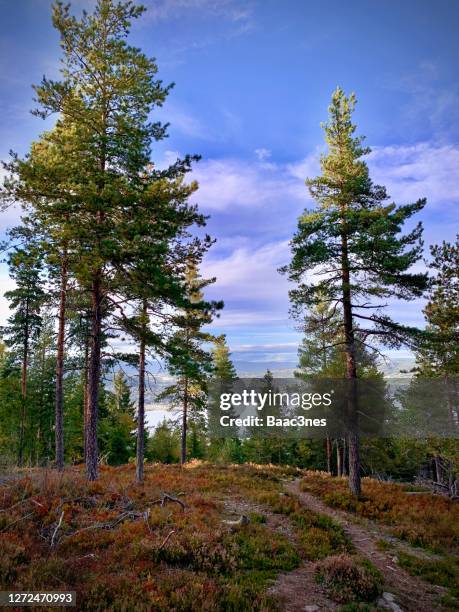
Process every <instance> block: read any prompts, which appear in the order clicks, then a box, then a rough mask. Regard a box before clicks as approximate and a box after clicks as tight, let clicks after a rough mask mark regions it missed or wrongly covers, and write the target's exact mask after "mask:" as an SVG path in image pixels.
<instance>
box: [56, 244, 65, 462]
mask: <svg viewBox="0 0 459 612" xmlns="http://www.w3.org/2000/svg"><path fill="white" fill-rule="evenodd" d="M66 302H67V249H66V247H64V252H63V255H62V262H61V291H60V301H59V327H58V332H57V358H56V422H55V436H56V467H57V469H58V470H59V471H62V470H63V469H64V415H63V406H64V348H65V347H64V342H65V310H66Z"/></svg>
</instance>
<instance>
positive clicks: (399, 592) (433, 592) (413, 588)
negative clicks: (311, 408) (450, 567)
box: [285, 481, 446, 612]
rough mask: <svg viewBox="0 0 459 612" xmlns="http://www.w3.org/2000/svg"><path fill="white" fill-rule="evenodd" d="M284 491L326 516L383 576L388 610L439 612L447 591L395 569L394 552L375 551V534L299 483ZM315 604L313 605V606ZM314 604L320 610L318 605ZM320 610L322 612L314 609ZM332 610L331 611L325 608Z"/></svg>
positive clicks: (396, 566)
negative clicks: (391, 599)
mask: <svg viewBox="0 0 459 612" xmlns="http://www.w3.org/2000/svg"><path fill="white" fill-rule="evenodd" d="M285 488H286V490H287V491H288V492H289V493H291V494H293V495H295V496H297V497H298V499H299V501H300V502H301V503H302V504H303V505H304V506H305V507H307V508H308V509H310V510H312V511H313V512H316V513H318V514H326V515H328V516H330V517H331V518H332V519H333V520H335V521H336V522H337V523H339V524H340V525H341V526H342V527H343V529H344V531H345V533H346V534H347V536H348V537H349V538H350V540H351V541H352V543H353V544H354V546H355V549H356V550H357V551H358V552H359V553H360V554H362V555H363V556H365V557H366V558H367V559H369V560H370V561H371V562H372V563H373V564H374V565H375V566H376V567H377V568H378V569H379V571H380V572H381V573H382V574H383V576H384V580H385V586H384V590H385V591H388V592H390V593H392V594H393V595H394V600H395V602H394V604H395V605H392V606H391V605H390V604H389V603H387V607H388V608H389V609H390V608H392V609H393V610H396V609H397V607H398V609H400V608H401V609H402V610H406V611H407V612H408V611H413V612H415V611H416V612H434V611H435V610H440V609H441V607H440V605H439V596H441V595H443V594H444V593H445V592H446V590H445V589H441V588H440V587H435V586H433V585H429V584H427V583H425V582H424V581H422V580H420V579H418V578H416V577H414V576H410V575H409V574H408V573H407V572H405V571H404V570H403V569H402V568H400V567H399V566H398V565H397V558H396V556H395V555H394V552H390V551H389V552H386V551H381V550H379V549H378V547H377V540H378V539H379V537H378V532H377V530H376V534H375V532H374V531H373V530H372V531H370V529H368V528H367V527H365V526H363V525H359V524H356V523H355V522H354V521H353V520H352V517H351V516H349V515H348V514H346V513H345V512H341V511H338V510H334V509H332V508H329V507H327V506H326V505H325V504H324V503H323V502H322V501H321V500H320V499H318V498H317V497H314V496H313V495H311V494H309V493H306V492H303V491H301V490H300V488H299V481H293V482H289V483H287V484H286V486H285ZM314 603H315V602H314ZM317 604H318V605H319V606H320V604H319V602H317ZM304 606H305V604H303V607H302V608H295V607H293V608H289V607H286V608H285V609H286V610H295V611H296V610H299V609H302V610H307V608H305V607H304ZM316 609H323V608H320V607H319V608H316ZM325 609H326V610H328V609H333V608H325Z"/></svg>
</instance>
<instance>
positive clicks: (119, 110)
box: [0, 0, 459, 611]
mask: <svg viewBox="0 0 459 612" xmlns="http://www.w3.org/2000/svg"><path fill="white" fill-rule="evenodd" d="M144 11H145V9H144V7H142V6H141V5H139V4H137V3H135V2H132V1H130V0H128V1H117V0H97V2H96V3H95V7H94V10H93V11H92V12H83V13H82V14H81V15H78V16H77V15H76V12H74V10H73V7H71V6H70V5H66V4H64V3H63V2H60V1H56V2H55V3H54V4H53V7H52V23H53V26H54V28H55V30H56V31H57V33H58V35H59V38H60V45H61V51H60V59H61V67H60V75H61V76H60V79H58V80H53V79H50V78H47V77H46V76H44V77H43V79H42V81H41V82H40V83H39V84H38V85H34V86H33V88H34V93H35V99H34V105H35V106H34V108H33V110H32V113H33V115H34V116H35V117H36V118H37V119H36V120H37V121H38V120H39V119H42V120H45V121H46V125H47V126H51V127H49V128H48V129H46V130H45V131H43V132H42V133H41V135H40V136H39V138H38V139H36V140H34V141H33V142H31V143H30V146H29V150H28V153H27V154H26V155H24V156H21V155H19V154H17V153H15V152H11V154H10V158H9V159H8V160H6V161H4V162H3V167H4V174H5V178H4V180H3V185H2V187H1V188H0V205H1V208H2V211H3V213H2V214H6V213H7V212H8V210H10V209H11V208H12V207H20V210H21V221H20V224H18V225H15V226H14V227H9V228H8V229H7V230H6V231H5V232H4V234H3V240H2V254H3V255H2V257H3V259H4V262H5V263H6V265H7V266H8V270H9V277H10V279H11V281H12V283H13V285H14V287H13V288H12V289H10V290H8V291H6V292H5V293H4V296H5V299H6V300H7V302H8V306H9V316H8V319H7V321H6V322H5V324H4V325H3V326H2V327H1V329H0V338H1V340H0V490H1V494H2V495H1V502H0V506H1V508H0V539H1V540H2V552H1V553H0V582H1V584H2V588H3V589H8V590H12V591H14V590H16V591H19V590H21V591H37V590H38V589H40V590H45V591H76V593H77V605H78V608H79V609H84V610H134V609H135V610H143V609H145V610H235V611H236V610H310V611H313V610H334V609H341V610H349V611H350V610H377V609H392V610H415V609H416V610H426V611H428V610H436V609H439V610H440V609H445V610H447V609H457V607H456V606H457V605H459V556H458V542H459V530H458V525H459V521H458V518H459V514H458V512H459V511H458V506H457V500H458V499H459V484H458V478H459V476H458V475H459V442H458V432H459V385H458V375H459V235H458V236H457V237H456V241H455V242H452V241H446V240H445V241H443V242H440V243H437V244H427V245H425V244H424V240H423V224H422V223H421V222H420V221H419V220H418V217H419V213H420V212H421V211H422V210H423V209H424V208H425V207H428V206H429V202H428V200H427V199H426V198H425V197H424V195H423V194H422V193H419V194H418V196H417V197H418V199H417V200H416V201H414V202H411V203H402V204H395V203H393V202H392V200H391V199H390V196H389V194H388V193H387V191H386V188H385V187H384V186H382V185H378V184H375V183H374V182H373V180H372V178H371V176H370V171H369V168H368V165H367V162H366V157H367V156H368V155H369V154H370V152H371V149H370V148H369V147H367V146H366V144H365V142H364V137H363V136H362V135H361V134H360V133H359V128H358V126H357V125H356V124H355V123H354V118H353V117H354V112H355V108H356V104H357V99H356V96H355V95H354V94H348V93H346V92H345V91H344V90H343V89H342V88H340V87H337V88H336V89H335V90H334V91H333V93H332V95H331V102H330V105H329V108H328V118H327V120H326V122H325V123H324V124H323V125H322V127H323V133H324V147H325V148H324V151H325V152H324V153H323V154H322V155H321V159H320V174H319V175H318V176H316V177H314V178H310V177H307V176H305V177H304V180H305V181H306V185H305V190H307V192H308V193H309V194H310V197H311V198H312V201H313V202H314V206H313V207H312V208H307V209H305V210H304V212H303V213H302V214H301V215H300V217H299V218H298V222H297V230H296V232H295V234H294V235H293V236H292V237H291V241H290V261H289V262H286V263H285V264H284V265H283V266H282V267H280V268H279V270H278V275H279V278H282V277H283V278H285V279H288V281H289V286H290V292H289V299H290V306H291V307H290V313H289V314H290V317H291V320H292V322H293V324H294V325H295V326H297V328H298V329H299V330H300V332H301V334H302V338H303V339H302V341H301V343H300V345H299V346H298V361H297V366H296V368H295V370H294V372H292V376H291V378H292V379H294V380H295V381H297V382H298V384H300V383H301V384H304V385H307V386H308V388H312V389H314V390H320V389H322V388H323V385H324V384H325V382H326V381H330V380H331V381H343V382H344V381H345V383H346V389H347V394H346V399H345V402H344V404H343V406H344V408H343V411H344V412H345V414H346V423H347V427H346V431H345V433H342V434H336V433H333V431H332V430H330V431H327V432H325V433H324V435H322V436H320V437H308V436H303V437H301V436H300V437H298V436H296V437H289V436H286V435H284V433H283V432H282V431H279V432H277V433H275V434H270V435H263V434H261V433H259V432H257V431H256V428H252V429H250V430H249V432H248V433H247V432H245V434H244V435H242V434H241V431H239V430H238V428H237V427H232V428H231V431H230V433H229V434H228V435H226V436H225V437H222V436H217V435H215V433H212V427H210V421H211V420H212V418H214V416H215V411H216V408H215V406H216V405H217V404H216V402H215V398H214V391H213V389H215V385H217V387H218V389H219V392H220V394H221V392H222V391H224V392H228V391H229V390H231V389H232V388H233V385H236V384H237V381H238V380H239V377H240V372H238V371H237V369H236V367H235V365H234V363H233V360H232V354H231V347H230V344H229V342H228V339H227V336H226V335H225V334H218V335H215V334H213V333H212V331H211V324H212V322H213V321H215V320H218V318H219V316H220V314H221V313H222V312H223V311H224V309H225V305H224V302H223V300H212V299H208V298H207V297H206V296H207V293H208V289H209V287H210V286H212V287H213V289H214V290H217V291H218V286H219V285H218V283H219V279H218V277H214V278H206V277H205V275H204V276H203V275H202V271H201V268H202V267H203V261H205V258H206V257H207V254H208V252H209V251H211V250H212V248H213V245H214V243H215V242H216V241H218V239H219V237H218V235H217V236H211V235H209V234H208V233H207V231H206V224H207V222H208V217H207V215H205V214H203V213H202V212H201V211H200V209H199V207H198V205H197V204H196V203H195V202H196V201H198V202H199V185H198V183H197V181H195V180H194V178H193V169H194V167H195V165H196V164H198V163H199V159H200V157H199V155H186V156H183V157H178V158H177V159H176V160H175V161H173V162H172V163H171V164H170V165H168V166H167V167H163V166H161V164H158V162H157V159H156V158H155V145H157V143H160V142H161V141H163V140H164V139H165V138H167V136H168V131H169V129H173V124H172V126H171V128H169V124H168V123H163V122H162V121H159V120H156V118H155V112H156V111H157V109H162V107H163V105H164V107H165V111H166V115H167V104H168V95H169V94H170V91H171V89H172V87H173V84H165V83H163V81H162V80H161V79H160V77H159V76H158V66H157V63H156V61H155V60H153V59H151V58H149V57H148V56H147V55H145V54H144V53H143V52H142V50H141V49H139V48H137V47H135V46H131V45H130V43H129V35H130V29H131V24H132V23H133V22H135V21H136V20H140V21H141V20H142V19H144ZM31 104H32V101H31ZM323 110H324V113H323V115H324V116H325V115H326V113H327V109H323ZM50 118H52V124H51V123H50ZM318 120H320V118H319V119H318ZM273 291H275V288H273ZM417 298H424V299H425V303H426V306H425V308H424V310H423V317H424V325H423V326H422V327H418V326H411V325H407V324H406V323H404V322H403V320H400V321H399V320H397V319H396V317H393V316H392V314H389V310H388V308H387V306H388V303H391V304H392V305H393V304H396V305H397V304H401V303H404V302H409V301H413V300H415V299H417ZM390 312H391V313H392V312H397V308H396V307H395V308H393V309H392V310H391V311H390ZM401 348H404V349H407V350H409V351H411V354H412V355H414V359H415V363H414V365H413V366H412V367H410V368H409V371H400V372H398V373H397V374H395V375H392V377H390V376H389V377H388V376H387V372H386V371H385V369H384V364H385V360H386V358H385V353H384V351H385V350H387V349H391V350H398V349H401ZM158 367H159V370H158ZM158 372H159V374H158ZM162 374H163V375H165V376H163V378H162V377H161V375H162ZM391 378H392V379H396V382H397V381H398V382H400V381H403V384H401V385H400V387H399V388H397V384H395V387H396V390H395V392H392V391H391V388H392V387H391V385H393V384H394V381H393V380H392V381H391ZM163 379H164V380H165V381H166V382H164V383H161V384H158V380H163ZM258 379H259V380H258V383H257V384H261V385H262V387H263V388H264V389H275V388H276V385H278V384H280V383H278V381H277V380H276V375H275V373H274V374H273V373H272V372H271V371H270V369H269V368H267V369H266V372H265V374H264V376H262V375H260V376H259V377H258ZM362 383H370V384H371V385H372V388H373V389H374V388H376V387H377V388H378V389H379V390H380V394H381V396H382V397H384V407H385V408H384V410H385V412H384V415H383V414H380V415H379V416H377V417H375V418H376V419H379V420H380V421H381V423H382V421H383V420H385V422H386V426H387V423H389V422H390V426H391V428H392V429H391V431H392V434H391V435H390V436H389V435H388V434H387V435H383V434H380V435H373V436H366V435H364V433H363V432H362V431H361V427H360V424H359V423H361V422H362V415H363V413H364V412H365V410H366V409H367V408H368V409H369V410H370V409H373V411H376V412H377V410H376V408H375V407H376V406H377V405H378V406H379V405H380V404H376V401H375V400H374V398H373V397H372V396H371V394H369V393H366V392H365V391H363V392H362V391H361V389H365V388H366V387H361V386H360V385H361V384H362ZM158 403H159V404H162V405H166V406H167V407H168V413H167V414H168V417H166V418H164V420H163V421H162V422H160V423H159V424H157V425H156V427H154V428H152V427H151V428H150V427H148V426H147V422H146V416H147V413H148V410H149V407H151V405H152V404H158ZM381 405H382V404H381ZM381 410H382V409H381ZM279 416H286V415H282V414H279ZM330 418H333V416H332V417H330ZM437 421H438V422H439V423H440V425H439V427H438V428H436V427H434V422H435V423H436V422H437ZM378 422H379V421H378ZM394 566H395V567H394ZM388 568H389V569H388ZM308 604H309V605H308ZM37 609H42V608H41V607H40V606H37Z"/></svg>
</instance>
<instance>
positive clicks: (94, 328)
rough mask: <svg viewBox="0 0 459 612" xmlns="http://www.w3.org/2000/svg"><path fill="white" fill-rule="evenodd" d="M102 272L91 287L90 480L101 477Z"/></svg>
mask: <svg viewBox="0 0 459 612" xmlns="http://www.w3.org/2000/svg"><path fill="white" fill-rule="evenodd" d="M100 277H101V272H100V271H97V272H96V273H95V274H94V278H93V283H92V289H91V310H92V313H91V314H92V321H91V340H90V356H89V367H88V420H87V423H86V445H87V448H86V476H87V478H88V480H97V478H98V477H99V465H98V462H99V451H98V443H97V421H98V409H99V384H100V375H101V341H102V309H101V304H102V291H101V283H100Z"/></svg>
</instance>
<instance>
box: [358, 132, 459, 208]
mask: <svg viewBox="0 0 459 612" xmlns="http://www.w3.org/2000/svg"><path fill="white" fill-rule="evenodd" d="M368 164H369V167H370V172H371V176H372V178H373V180H374V182H375V183H378V184H381V185H385V186H386V187H387V191H388V193H389V194H390V196H391V198H393V199H394V200H396V201H397V203H399V202H400V203H402V202H405V203H406V202H414V201H416V200H417V199H419V198H422V197H426V198H427V200H428V204H430V205H434V206H435V205H438V204H445V203H446V204H448V203H449V204H451V205H452V204H453V203H457V202H458V201H459V147H457V146H454V145H443V146H435V145H431V144H429V143H418V144H416V145H412V146H386V147H373V151H372V153H371V154H370V155H369V157H368Z"/></svg>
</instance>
